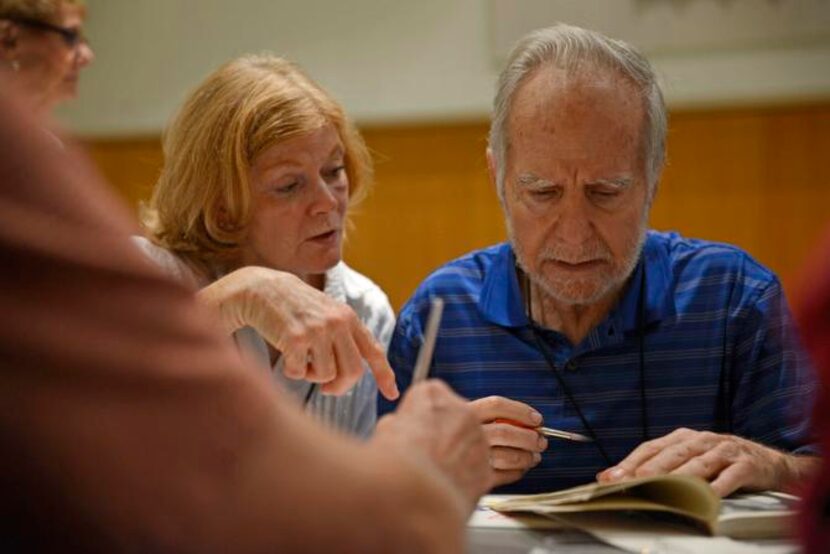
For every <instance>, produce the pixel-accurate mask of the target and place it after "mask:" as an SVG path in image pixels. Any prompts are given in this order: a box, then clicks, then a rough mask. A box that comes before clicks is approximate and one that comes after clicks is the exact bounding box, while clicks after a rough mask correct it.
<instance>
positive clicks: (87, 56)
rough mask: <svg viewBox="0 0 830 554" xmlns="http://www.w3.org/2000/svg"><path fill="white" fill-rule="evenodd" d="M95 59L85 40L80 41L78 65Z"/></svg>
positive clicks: (83, 64) (81, 65) (85, 64)
mask: <svg viewBox="0 0 830 554" xmlns="http://www.w3.org/2000/svg"><path fill="white" fill-rule="evenodd" d="M94 59H95V52H93V51H92V47H91V46H90V45H89V43H87V42H82V43H81V44H79V45H78V57H77V60H78V65H79V66H80V67H84V66H87V65H89V64H91V63H92V61H93V60H94Z"/></svg>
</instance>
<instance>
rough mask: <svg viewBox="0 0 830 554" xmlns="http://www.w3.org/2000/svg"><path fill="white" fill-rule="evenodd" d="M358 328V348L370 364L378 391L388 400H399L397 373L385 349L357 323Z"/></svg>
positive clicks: (355, 336)
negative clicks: (387, 357)
mask: <svg viewBox="0 0 830 554" xmlns="http://www.w3.org/2000/svg"><path fill="white" fill-rule="evenodd" d="M356 326H357V328H356V329H355V331H354V333H353V336H354V338H355V342H356V343H357V348H358V350H359V351H360V355H361V356H363V358H364V359H365V360H366V363H368V364H369V370H370V371H371V372H372V375H374V376H375V382H376V383H377V384H378V391H379V392H380V393H381V394H382V395H383V396H384V397H385V398H387V399H388V400H395V399H397V398H398V397H399V396H400V395H401V393H400V391H399V390H398V385H397V383H396V382H395V372H394V371H392V367H391V366H390V365H389V362H388V361H387V360H386V354H385V353H384V352H383V348H381V347H380V345H379V344H378V343H377V341H376V340H375V338H374V337H373V336H372V333H370V332H369V330H368V329H366V328H365V327H364V326H363V324H362V323H360V322H359V321H356Z"/></svg>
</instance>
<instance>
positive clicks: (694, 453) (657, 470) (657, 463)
mask: <svg viewBox="0 0 830 554" xmlns="http://www.w3.org/2000/svg"><path fill="white" fill-rule="evenodd" d="M707 447H708V443H707V441H705V440H704V439H703V438H702V437H700V436H699V435H697V436H695V437H691V438H689V439H685V440H680V441H679V442H676V443H674V444H671V445H669V446H667V447H665V448H663V449H661V450H660V451H659V452H658V453H657V454H655V455H654V456H652V457H651V458H649V459H648V460H646V461H645V462H643V463H642V464H640V466H639V467H637V468H635V469H633V474H634V475H635V476H636V477H650V476H652V475H663V474H665V473H670V472H672V471H674V470H675V469H677V468H679V467H681V466H682V465H684V464H685V463H687V462H688V461H690V460H692V459H694V458H696V457H698V456H700V455H701V454H703V453H705V452H706V451H707V450H708V448H707Z"/></svg>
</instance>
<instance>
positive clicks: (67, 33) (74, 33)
mask: <svg viewBox="0 0 830 554" xmlns="http://www.w3.org/2000/svg"><path fill="white" fill-rule="evenodd" d="M3 19H7V20H9V21H12V22H14V23H17V24H18V25H25V26H26V27H31V28H33V29H40V30H41V31H48V32H50V33H57V34H59V35H60V36H61V38H62V39H63V42H64V44H66V46H67V48H76V47H77V46H78V45H80V44H87V40H86V37H85V36H84V33H83V31H82V30H81V29H79V28H72V27H61V26H59V25H53V24H51V23H47V22H45V21H40V20H39V19H29V18H26V17H5V18H3Z"/></svg>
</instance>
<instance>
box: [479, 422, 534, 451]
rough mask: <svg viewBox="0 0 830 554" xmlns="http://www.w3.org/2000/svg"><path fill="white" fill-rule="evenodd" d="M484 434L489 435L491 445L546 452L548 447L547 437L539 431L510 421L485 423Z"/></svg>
mask: <svg viewBox="0 0 830 554" xmlns="http://www.w3.org/2000/svg"><path fill="white" fill-rule="evenodd" d="M484 436H485V437H487V442H488V443H489V444H490V446H506V447H509V448H517V449H520V450H527V451H528V452H544V451H545V450H546V449H547V447H548V441H547V439H545V437H543V436H542V435H540V434H539V433H538V432H537V431H534V430H533V429H525V428H523V427H518V426H516V425H510V424H509V423H488V424H486V425H484Z"/></svg>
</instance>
